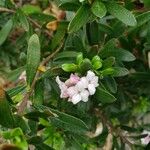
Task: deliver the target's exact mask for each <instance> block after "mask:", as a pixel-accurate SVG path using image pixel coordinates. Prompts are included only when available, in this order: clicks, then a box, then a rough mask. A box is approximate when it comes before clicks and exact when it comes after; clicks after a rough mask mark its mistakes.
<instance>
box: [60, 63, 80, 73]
mask: <svg viewBox="0 0 150 150" xmlns="http://www.w3.org/2000/svg"><path fill="white" fill-rule="evenodd" d="M62 69H63V70H64V71H66V72H74V71H76V70H77V69H78V66H77V65H75V64H73V63H71V64H63V65H62Z"/></svg>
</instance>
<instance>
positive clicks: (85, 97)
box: [80, 90, 90, 102]
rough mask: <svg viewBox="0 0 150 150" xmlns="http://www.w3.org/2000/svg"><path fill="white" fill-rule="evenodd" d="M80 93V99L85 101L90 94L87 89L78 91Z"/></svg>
mask: <svg viewBox="0 0 150 150" xmlns="http://www.w3.org/2000/svg"><path fill="white" fill-rule="evenodd" d="M80 95H81V98H82V101H83V102H87V101H88V97H89V95H90V94H89V92H88V91H87V90H84V91H82V92H81V93H80Z"/></svg>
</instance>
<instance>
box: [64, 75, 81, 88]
mask: <svg viewBox="0 0 150 150" xmlns="http://www.w3.org/2000/svg"><path fill="white" fill-rule="evenodd" d="M79 80H80V77H79V76H77V74H71V75H70V78H69V79H68V80H67V81H66V82H65V84H66V85H67V86H72V85H75V84H77V83H78V81H79Z"/></svg>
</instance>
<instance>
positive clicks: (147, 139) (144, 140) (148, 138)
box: [141, 130, 150, 145]
mask: <svg viewBox="0 0 150 150" xmlns="http://www.w3.org/2000/svg"><path fill="white" fill-rule="evenodd" d="M142 134H147V136H146V137H144V138H141V143H142V144H143V145H147V144H148V143H149V142H150V131H146V130H144V131H143V133H142Z"/></svg>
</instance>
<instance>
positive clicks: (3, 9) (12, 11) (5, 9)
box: [0, 7, 15, 13]
mask: <svg viewBox="0 0 150 150" xmlns="http://www.w3.org/2000/svg"><path fill="white" fill-rule="evenodd" d="M0 12H8V13H15V11H14V10H11V9H8V8H4V7H0Z"/></svg>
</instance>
